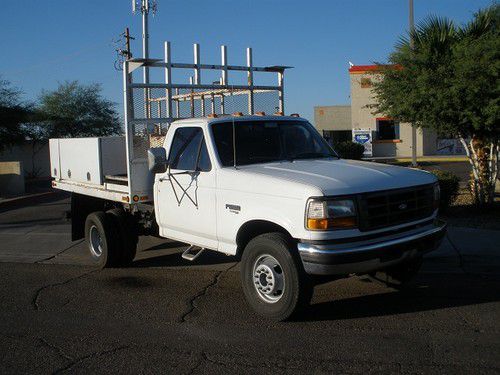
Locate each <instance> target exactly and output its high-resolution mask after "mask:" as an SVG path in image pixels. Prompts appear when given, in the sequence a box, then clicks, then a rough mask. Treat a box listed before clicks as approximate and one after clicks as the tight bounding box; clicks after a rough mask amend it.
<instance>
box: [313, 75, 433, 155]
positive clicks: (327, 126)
mask: <svg viewBox="0 0 500 375" xmlns="http://www.w3.org/2000/svg"><path fill="white" fill-rule="evenodd" d="M378 77H380V76H378V75H377V66H376V65H358V66H352V67H351V68H350V69H349V78H350V83H351V105H350V106H345V105H344V106H321V107H315V108H314V122H315V126H316V128H317V129H318V130H319V131H320V132H321V133H322V134H323V136H324V137H325V138H330V139H333V140H345V139H346V138H347V139H351V138H352V136H349V133H348V132H352V130H353V129H364V130H369V131H370V132H371V135H372V152H373V156H374V157H406V156H411V154H412V142H411V125H410V124H407V123H399V122H397V121H394V120H393V119H391V118H389V117H386V116H384V115H383V114H376V113H373V111H374V110H373V108H371V105H373V104H374V103H375V97H374V93H373V91H372V83H373V81H374V80H376V79H378ZM349 118H350V124H349V125H350V126H348V119H349ZM436 153H437V137H436V135H435V134H434V133H433V132H432V131H430V130H427V129H418V130H417V156H423V155H435V154H436Z"/></svg>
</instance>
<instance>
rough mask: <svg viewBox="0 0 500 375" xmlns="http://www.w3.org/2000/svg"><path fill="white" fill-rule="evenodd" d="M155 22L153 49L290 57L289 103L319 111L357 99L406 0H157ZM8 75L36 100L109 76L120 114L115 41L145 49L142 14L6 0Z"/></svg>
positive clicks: (429, 8) (277, 60)
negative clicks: (364, 71) (356, 70)
mask: <svg viewBox="0 0 500 375" xmlns="http://www.w3.org/2000/svg"><path fill="white" fill-rule="evenodd" d="M414 2H415V20H416V22H418V21H419V20H422V19H423V18H425V17H426V16H427V15H430V14H433V15H439V16H447V17H449V18H451V19H453V20H455V21H457V22H458V23H463V22H465V21H467V20H468V19H470V18H471V17H472V15H473V13H474V12H475V11H477V10H478V9H479V8H482V7H485V6H488V5H490V4H491V3H492V1H491V0H414ZM158 8H159V11H158V14H157V15H156V16H155V17H151V21H150V48H151V57H160V58H161V57H162V56H163V41H165V40H170V41H171V42H172V54H173V61H174V62H191V61H192V59H193V57H192V53H193V52H192V50H193V47H192V44H193V43H195V42H198V43H201V57H202V62H204V63H219V62H220V47H219V46H220V45H221V44H226V45H227V46H228V51H229V52H228V55H229V63H230V64H242V65H243V64H245V61H246V60H245V48H246V47H249V46H251V47H253V58H254V65H264V66H266V65H290V66H294V67H295V68H294V69H292V70H290V71H288V72H287V75H286V78H285V80H286V81H285V82H286V84H285V93H286V111H287V112H298V113H300V114H301V115H303V116H304V117H306V118H309V119H311V120H312V119H313V107H314V106H315V105H332V104H346V103H349V102H350V98H349V81H348V73H347V69H348V61H352V62H354V63H355V64H358V65H363V64H370V63H373V62H374V61H377V62H383V61H385V60H386V58H387V55H388V54H389V53H390V51H391V50H392V48H393V46H394V44H395V42H396V41H397V39H398V37H399V36H400V35H401V34H403V33H405V32H406V30H407V24H408V1H407V0H378V1H374V0H370V1H365V0H350V1H344V0H330V1H326V0H325V1H320V0H309V1H304V0H303V1H297V0H211V1H207V0H204V1H201V0H158ZM1 9H2V10H1V12H0V25H1V30H2V36H1V38H0V51H1V58H0V75H1V76H2V78H4V79H8V80H10V81H11V82H12V83H13V84H14V85H16V86H18V87H19V88H21V89H22V91H23V92H24V97H25V98H26V99H27V100H34V99H36V98H37V96H38V95H39V94H40V92H41V91H42V89H48V90H50V89H54V88H56V87H57V84H58V82H63V81H65V80H79V81H81V82H85V83H89V82H98V83H101V84H102V87H103V94H104V95H105V96H106V97H108V98H110V99H111V100H113V101H114V102H116V103H117V110H118V111H119V112H120V113H121V112H122V108H121V106H122V91H121V90H122V82H121V81H122V80H121V74H120V72H117V71H116V70H115V69H114V67H113V62H114V60H115V57H116V54H115V52H114V46H113V43H112V40H113V39H116V38H117V37H118V36H119V34H120V33H121V32H122V31H123V29H124V28H125V27H126V26H129V27H130V29H131V34H132V35H133V36H135V37H136V40H135V41H134V42H133V45H132V50H133V52H134V54H135V56H136V57H139V56H140V53H141V44H140V43H141V42H140V39H141V38H140V37H141V17H140V16H139V15H135V16H134V15H132V13H131V1H129V0H100V1H99V0H86V1H83V0H45V1H42V0H16V1H7V0H2V8H1Z"/></svg>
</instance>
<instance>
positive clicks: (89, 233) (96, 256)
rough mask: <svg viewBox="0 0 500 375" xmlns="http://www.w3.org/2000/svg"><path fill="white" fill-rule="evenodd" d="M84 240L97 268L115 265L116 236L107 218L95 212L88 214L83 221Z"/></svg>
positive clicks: (100, 212)
mask: <svg viewBox="0 0 500 375" xmlns="http://www.w3.org/2000/svg"><path fill="white" fill-rule="evenodd" d="M85 240H86V242H87V246H88V249H89V253H90V258H91V259H92V262H93V263H94V264H95V265H96V266H98V267H99V268H105V267H111V266H113V265H114V264H116V260H117V251H116V242H117V235H116V232H115V230H114V228H113V226H112V223H111V222H110V220H109V218H108V216H107V215H106V214H105V213H104V212H102V211H97V212H93V213H91V214H89V215H88V216H87V219H86V220H85Z"/></svg>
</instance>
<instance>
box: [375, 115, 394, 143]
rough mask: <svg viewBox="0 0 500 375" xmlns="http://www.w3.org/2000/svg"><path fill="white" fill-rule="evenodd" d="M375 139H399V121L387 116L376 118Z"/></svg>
mask: <svg viewBox="0 0 500 375" xmlns="http://www.w3.org/2000/svg"><path fill="white" fill-rule="evenodd" d="M377 139H378V140H380V141H384V140H394V139H399V122H398V121H394V120H392V119H389V118H378V119H377Z"/></svg>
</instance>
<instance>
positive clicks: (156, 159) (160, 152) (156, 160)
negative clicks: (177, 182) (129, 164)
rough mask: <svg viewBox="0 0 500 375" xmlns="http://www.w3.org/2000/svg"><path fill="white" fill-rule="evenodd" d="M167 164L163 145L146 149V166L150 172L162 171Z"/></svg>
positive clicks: (165, 168)
mask: <svg viewBox="0 0 500 375" xmlns="http://www.w3.org/2000/svg"><path fill="white" fill-rule="evenodd" d="M167 166H168V160H167V152H166V151H165V149H164V148H163V147H153V148H150V149H149V150H148V168H149V171H150V172H152V173H164V172H165V171H166V170H167Z"/></svg>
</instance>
